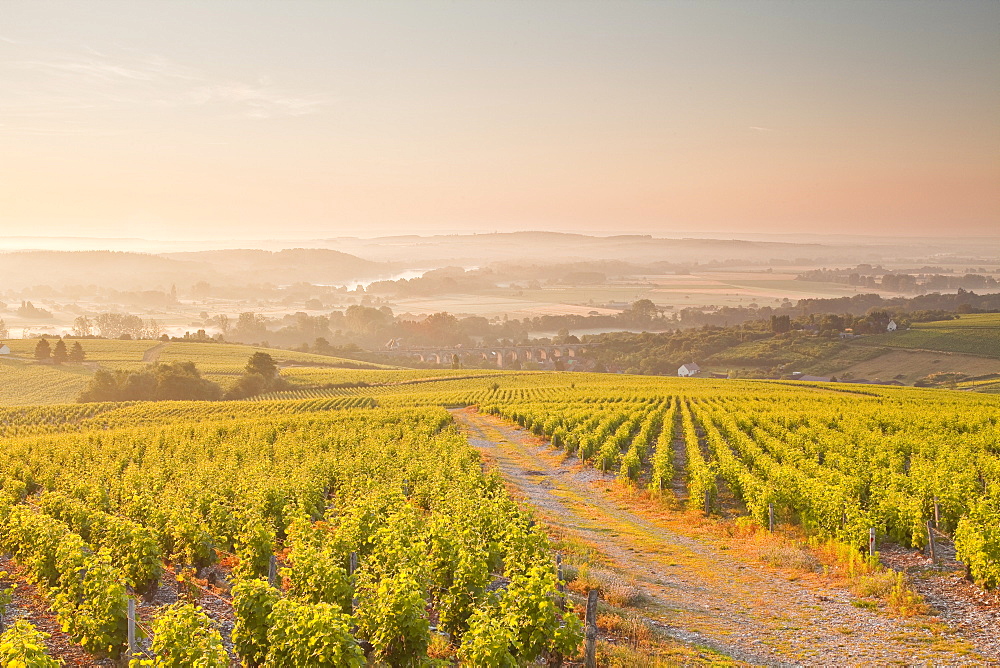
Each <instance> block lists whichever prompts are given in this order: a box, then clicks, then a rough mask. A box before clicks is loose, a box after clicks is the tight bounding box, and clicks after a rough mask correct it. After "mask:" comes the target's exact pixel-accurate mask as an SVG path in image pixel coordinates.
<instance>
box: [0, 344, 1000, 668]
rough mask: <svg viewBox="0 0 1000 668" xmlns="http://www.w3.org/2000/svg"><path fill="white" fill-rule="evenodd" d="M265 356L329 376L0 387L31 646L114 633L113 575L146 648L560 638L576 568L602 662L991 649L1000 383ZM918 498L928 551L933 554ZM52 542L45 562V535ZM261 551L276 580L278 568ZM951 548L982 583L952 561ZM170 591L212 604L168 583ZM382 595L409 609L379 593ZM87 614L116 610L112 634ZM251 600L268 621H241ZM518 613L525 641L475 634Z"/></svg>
mask: <svg viewBox="0 0 1000 668" xmlns="http://www.w3.org/2000/svg"><path fill="white" fill-rule="evenodd" d="M192 345H193V344H192ZM203 347H205V348H210V347H211V346H207V345H206V346H203ZM232 348H236V347H232ZM150 350H152V349H147V350H146V351H144V352H145V353H147V354H149V353H150ZM168 351H169V352H171V354H174V355H183V354H184V353H186V352H187V350H185V349H183V348H175V349H172V350H171V349H170V348H169V347H165V348H164V349H163V350H162V351H161V354H163V353H166V352H168ZM135 352H138V347H136V348H133V349H131V352H130V353H129V354H134V353H135ZM105 354H106V355H108V356H111V355H112V351H110V350H108V351H105ZM223 357H224V355H222V354H220V355H217V356H216V358H215V359H216V363H218V364H223V363H224V360H223V359H222V358H223ZM294 357H296V358H297V359H292V358H291V357H289V358H287V359H286V360H285V361H286V362H289V363H294V362H296V361H298V362H309V361H311V360H310V359H308V358H298V356H294ZM202 359H203V360H208V359H209V356H208V353H205V354H204V356H203V357H202ZM128 361H129V360H125V362H128ZM11 363H12V362H8V364H11ZM206 363H208V362H206ZM282 373H283V375H287V376H289V377H294V378H297V379H298V380H299V381H300V382H305V383H310V384H312V385H314V386H317V385H320V384H325V385H327V386H329V387H328V389H327V390H326V391H325V393H324V391H319V390H306V389H303V390H301V392H302V395H303V398H301V399H295V398H292V397H291V396H286V397H283V398H282V399H280V400H266V399H265V400H258V401H253V402H244V401H216V402H184V401H181V402H158V403H143V402H133V403H103V404H101V403H95V404H84V405H80V404H74V405H69V406H39V407H19V408H7V409H0V436H2V437H3V438H4V443H5V457H4V458H2V459H0V548H2V549H3V550H4V551H5V552H6V553H7V554H9V555H13V557H8V556H0V570H4V571H7V575H0V588H2V587H6V586H9V585H10V584H16V585H17V588H16V589H13V590H12V591H13V594H12V596H11V598H12V602H11V604H10V606H9V612H10V614H11V615H12V616H13V618H15V619H20V620H23V621H29V622H31V623H32V624H33V625H35V626H36V628H39V629H41V630H43V631H45V632H46V633H48V634H50V637H49V638H47V639H42V640H40V641H39V646H42V647H44V648H45V651H46V652H49V653H50V654H52V655H54V656H57V657H59V658H63V659H67V660H70V659H71V660H72V662H73V663H76V664H77V665H93V664H94V663H96V662H97V661H98V659H99V657H100V656H101V655H102V654H108V653H110V654H112V655H114V654H116V653H118V652H122V651H123V647H124V643H125V642H126V637H125V634H124V626H121V627H119V626H116V625H115V624H114V623H113V622H114V620H115V619H122V620H124V615H125V614H126V612H125V607H126V606H125V603H126V601H127V599H128V598H129V596H130V594H129V593H127V592H126V589H125V585H126V584H128V585H129V586H131V587H133V588H134V589H135V590H136V591H137V592H140V593H141V592H146V593H147V595H146V596H139V595H136V596H134V598H133V601H134V603H135V608H136V610H137V614H138V616H139V619H140V622H141V623H142V624H143V625H144V627H146V628H148V629H150V630H149V631H147V637H146V638H143V639H140V640H139V645H138V646H139V648H140V650H141V651H143V652H150V651H157V652H159V653H163V652H165V651H168V649H169V648H177V647H186V648H195V647H202V649H200V650H195V649H192V650H191V651H207V650H205V649H204V646H211V647H215V648H217V649H216V650H213V651H217V652H219V654H218V656H220V657H222V656H223V655H224V656H225V659H224V660H222V659H220V665H221V664H222V663H226V662H229V663H232V662H236V661H237V660H238V657H243V658H244V659H246V657H248V656H252V655H254V654H253V652H261V653H262V655H264V656H269V657H270V659H269V661H271V662H272V663H275V664H282V663H283V662H284V661H285V658H283V657H287V656H289V655H290V654H289V653H293V652H297V651H299V650H300V649H301V648H304V647H316V646H320V647H327V648H329V647H337V648H339V649H338V651H341V652H348V653H349V655H350V656H352V657H355V660H356V665H362V664H363V663H364V662H368V663H377V662H379V661H383V662H386V663H388V662H390V660H391V661H395V662H400V663H402V662H404V661H403V657H410V658H411V659H414V658H426V657H429V656H432V655H433V656H435V657H438V658H443V659H445V665H456V664H457V663H458V662H461V663H462V665H469V664H473V665H497V664H498V663H499V664H503V663H504V662H505V661H506V664H507V665H516V664H517V660H515V659H510V660H507V659H505V658H504V657H505V656H506V654H504V652H508V651H509V652H514V653H513V654H511V655H510V656H512V657H515V656H516V657H519V660H521V662H522V663H527V664H528V665H530V664H531V662H532V661H534V660H535V659H538V658H539V657H541V656H546V655H552V654H553V653H556V652H558V653H560V654H564V655H565V656H566V657H567V658H569V657H572V656H574V655H576V656H579V654H578V652H580V651H581V649H582V646H583V643H582V641H583V632H582V621H581V619H580V618H579V617H578V615H581V614H582V611H583V608H584V603H585V601H586V600H587V597H588V595H589V593H590V592H591V591H593V592H595V596H596V597H597V599H599V600H597V605H598V609H597V613H598V614H597V615H596V620H595V627H596V634H597V646H596V652H597V656H598V663H599V665H655V664H656V662H657V661H659V662H661V663H665V664H667V665H675V664H683V665H719V664H720V663H738V664H739V663H748V664H754V665H761V664H764V665H773V664H810V665H812V664H826V665H829V664H837V665H854V664H886V663H893V662H921V663H931V664H948V665H950V664H966V663H989V662H995V661H997V660H1000V643H998V642H997V638H996V635H995V625H996V623H997V619H998V617H1000V597H998V596H996V595H995V594H993V593H990V592H988V591H986V590H983V589H980V588H979V585H987V586H994V585H995V584H997V581H996V578H997V575H996V573H997V565H998V563H1000V562H998V561H997V557H996V555H995V554H994V553H993V551H992V548H991V547H990V546H991V545H992V544H993V543H991V542H990V541H993V540H994V538H992V536H993V534H992V533H990V532H991V531H993V527H995V526H996V523H997V521H1000V507H998V506H997V504H996V498H998V497H997V494H998V493H1000V479H998V478H997V471H1000V468H998V467H997V466H996V458H997V455H996V453H995V452H993V451H992V449H991V447H990V443H992V442H993V440H994V439H995V436H996V434H995V431H996V424H995V422H996V421H995V419H994V416H995V415H996V413H997V411H998V410H1000V397H989V396H986V395H975V394H970V393H963V392H951V391H946V390H914V389H907V388H876V387H860V386H837V385H824V384H812V385H802V384H794V383H781V382H770V381H731V380H726V381H711V380H698V379H691V380H686V379H676V378H652V377H642V376H608V375H606V374H586V373H574V374H566V373H538V372H500V371H489V372H472V371H469V370H437V371H427V370H384V371H383V370H368V371H358V370H352V369H334V368H322V367H319V366H313V367H308V368H305V367H286V368H285V369H283V371H282ZM362 374H363V375H362ZM359 376H360V377H359ZM359 381H362V382H363V383H364V384H357V383H358V382H359ZM39 382H45V381H44V380H40V381H39ZM352 383H353V384H352ZM310 392H312V393H314V394H308V393H310ZM444 407H449V409H448V410H445V409H444ZM95 444H99V445H100V447H95ZM904 455H905V456H904ZM483 462H486V463H487V468H486V469H485V470H484V468H483V466H482V463H483ZM969 462H980V463H981V466H979V467H978V469H977V470H970V467H969V465H968V463H969ZM494 471H495V472H494ZM40 481H44V484H40ZM505 485H506V486H505ZM508 489H510V490H512V491H513V492H515V493H516V494H517V495H518V497H519V498H520V499H521V500H520V502H519V503H515V502H514V501H513V499H512V497H511V496H510V492H508V491H507V490H508ZM983 490H985V494H984V493H983ZM935 504H937V505H936V506H935ZM935 522H936V526H935V524H934V523H935ZM928 523H930V524H928ZM928 526H930V527H931V533H930V536H934V540H935V541H936V543H935V545H936V548H935V549H936V550H937V552H935V555H936V557H935V559H936V561H937V563H936V564H932V563H931V560H930V559H929V558H927V557H924V556H922V548H925V547H926V545H927V540H928V533H927V531H928ZM870 529H873V530H874V531H875V534H876V544H875V549H876V550H877V552H876V554H875V555H873V556H872V557H870V558H867V557H862V556H860V554H861V551H862V550H867V549H868V535H869V530H870ZM29 536H38V537H40V538H37V539H36V540H32V541H29V540H27V538H26V537H29ZM251 538H252V540H251ZM45 541H55V542H53V543H52V546H54V545H55V544H56V543H58V545H59V554H60V555H61V556H60V559H59V560H55V561H51V560H46V558H45V554H47V550H49V549H50V546H49V543H46V542H45ZM102 549H103V550H104V553H106V554H108V555H109V557H107V558H104V557H100V556H98V553H99V552H100V551H101V550H102ZM556 550H558V551H559V553H560V555H561V560H560V562H559V563H560V566H558V567H557V566H556V560H555V557H554V553H555V551H556ZM51 552H52V553H53V554H54V553H55V551H54V547H51ZM352 555H353V556H352ZM272 558H273V560H274V561H273V562H272V561H271V560H272ZM105 559H106V560H105ZM270 563H274V565H275V567H276V568H279V569H281V570H280V573H281V578H280V579H278V578H276V577H275V578H272V579H271V584H270V585H269V584H268V581H267V577H268V572H269V568H270V566H269V564H270ZM81 565H82V567H81ZM966 566H968V568H969V569H970V572H971V574H972V577H973V579H975V580H976V581H977V582H978V583H979V585H976V584H972V583H969V582H965V581H964V580H963V579H962V574H963V573H964V571H965V567H966ZM348 567H350V568H351V569H352V570H353V573H354V576H355V577H349V575H348V573H349V571H348ZM904 568H905V570H906V571H907V572H908V573H909V575H903V574H902V571H903V570H904ZM47 573H52V574H54V575H52V576H51V580H45V577H47V575H46V574H47ZM33 582H51V583H52V584H50V585H46V588H42V587H39V586H37V585H35V584H33ZM441 583H445V584H444V585H442V584H441ZM85 586H89V587H97V586H99V587H100V591H103V592H110V594H109V595H107V596H104V597H103V598H101V599H100V600H101V601H102V603H101V606H90V607H87V606H85V605H84V604H83V602H82V601H81V600H79V599H77V598H74V592H76V591H79V590H82V589H83V587H85ZM488 587H489V589H488ZM491 591H495V592H497V593H495V594H491V593H490V592H491ZM49 592H51V593H49ZM399 592H404V593H405V595H403V594H401V593H399ZM407 592H408V593H407ZM56 597H58V598H56ZM178 597H187V598H189V599H190V600H192V601H194V602H196V603H197V604H198V605H199V606H200V607H199V608H197V609H196V608H194V607H192V606H186V607H185V606H180V607H168V606H169V603H170V602H172V601H174V600H176V599H177V598H178ZM52 600H57V601H59V602H60V603H59V605H58V606H56V605H54V604H53V603H52V602H51V601H52ZM559 601H565V606H561V605H557V604H556V602H559ZM352 602H353V603H352ZM389 603H392V606H394V607H392V609H398V610H400V611H401V612H400V614H398V615H397V614H385V613H384V612H383V611H384V610H386V609H387V608H386V607H385V606H387V605H389ZM272 610H273V611H277V612H270V611H272ZM341 610H346V612H340V611H341ZM84 615H88V616H87V617H85V616H84ZM83 619H88V620H91V619H92V620H93V622H92V623H94V624H98V623H100V624H102V625H105V626H104V628H106V629H107V630H106V631H105V634H106V635H104V636H103V640H102V643H104V644H100V645H99V644H97V643H95V642H93V640H92V639H91V635H89V634H87V633H86V632H85V631H84V629H83V628H81V626H80V625H79V621H78V620H83ZM297 619H318V620H320V621H321V622H322V623H319V622H317V623H316V624H315V625H312V626H308V627H302V626H301V625H300V624H298V623H296V622H295V620H297ZM251 620H256V621H251ZM432 620H433V621H434V628H432V625H431V621H432ZM789 620H793V621H792V622H790V621H789ZM250 623H254V624H259V625H262V627H263V628H264V629H276V630H275V631H274V632H273V634H277V633H279V632H280V633H281V634H282V642H281V643H280V644H278V643H274V644H271V645H253V644H249V643H247V642H246V641H245V640H243V639H241V638H243V636H242V635H241V634H242V631H241V630H237V631H232V630H233V629H234V626H235V627H236V628H237V629H242V628H244V625H247V624H250ZM190 628H204V629H205V630H204V631H203V632H202V633H203V634H204V640H203V641H202V643H201V644H199V645H192V644H191V641H190V640H189V639H188V638H187V637H186V636H184V635H178V634H180V633H181V631H182V629H190ZM442 628H444V629H450V631H448V633H449V636H444V635H443V634H441V633H440V631H439V630H440V629H442ZM190 632H191V631H185V633H190ZM520 632H525V633H527V632H530V633H531V634H532V638H534V640H533V643H534V644H532V645H530V646H525V647H527V649H515V650H506V649H504V648H506V647H508V645H507V644H504V643H500V645H499V647H500V648H501V649H500V650H498V649H496V647H497V644H496V643H495V642H493V641H492V640H490V639H491V638H493V635H494V634H496V633H501V634H507V633H511V634H513V633H520ZM451 634H455V635H456V636H457V635H461V636H462V638H463V642H462V644H461V645H456V644H455V643H454V641H453V640H451V638H452V637H454V636H452V635H451ZM148 636H152V643H153V644H152V645H151V644H150V639H149V637H148ZM845 637H849V638H850V642H844V638H845ZM391 638H406V639H407V641H406V642H407V644H405V645H399V644H396V643H393V642H391V641H390V640H388V639H391ZM156 648H158V649H156ZM330 651H332V650H330ZM497 652H499V654H497ZM330 665H335V664H330Z"/></svg>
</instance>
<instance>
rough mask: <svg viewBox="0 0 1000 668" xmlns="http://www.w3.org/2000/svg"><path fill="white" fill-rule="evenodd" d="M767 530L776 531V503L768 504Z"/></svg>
mask: <svg viewBox="0 0 1000 668" xmlns="http://www.w3.org/2000/svg"><path fill="white" fill-rule="evenodd" d="M767 530H768V531H770V532H771V533H774V504H773V503H769V504H767Z"/></svg>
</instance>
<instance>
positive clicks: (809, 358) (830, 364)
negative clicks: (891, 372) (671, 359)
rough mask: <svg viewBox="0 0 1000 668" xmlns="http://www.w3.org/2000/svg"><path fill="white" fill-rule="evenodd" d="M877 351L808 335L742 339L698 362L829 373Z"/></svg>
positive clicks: (712, 367)
mask: <svg viewBox="0 0 1000 668" xmlns="http://www.w3.org/2000/svg"><path fill="white" fill-rule="evenodd" d="M880 354H881V351H879V350H871V349H866V348H857V347H853V346H850V345H847V344H845V343H844V342H842V341H840V340H832V339H824V338H818V337H811V336H805V337H797V338H773V339H763V340H760V341H751V342H748V343H743V344H740V345H738V346H735V347H733V348H729V349H728V350H724V351H722V352H720V353H716V354H715V355H712V356H711V357H709V358H708V359H707V360H705V362H704V364H703V365H702V366H704V367H706V368H708V369H710V370H713V371H726V370H729V369H734V368H747V367H751V368H757V369H772V368H775V367H785V368H786V369H787V370H788V371H789V372H790V371H801V372H802V373H807V374H813V375H829V374H832V373H836V372H837V371H839V370H840V369H843V368H845V367H847V366H850V365H852V364H856V363H857V362H861V361H864V360H867V359H871V358H873V357H877V356H878V355H880Z"/></svg>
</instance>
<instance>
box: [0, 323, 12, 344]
mask: <svg viewBox="0 0 1000 668" xmlns="http://www.w3.org/2000/svg"><path fill="white" fill-rule="evenodd" d="M9 335H10V332H8V331H7V323H5V322H4V321H3V318H0V340H2V339H6V338H7V337H8V336H9Z"/></svg>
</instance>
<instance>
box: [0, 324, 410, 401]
mask: <svg viewBox="0 0 1000 668" xmlns="http://www.w3.org/2000/svg"><path fill="white" fill-rule="evenodd" d="M37 343H38V340H37V339H11V340H7V341H6V344H7V345H8V346H9V347H10V349H11V357H10V358H3V357H0V406H23V405H29V404H60V403H69V402H72V401H75V400H76V396H77V395H78V394H79V393H80V391H81V390H82V389H83V387H84V386H85V385H86V384H87V381H88V380H89V379H90V377H91V375H92V374H93V372H94V371H95V370H96V369H98V368H106V369H112V370H119V369H120V370H125V371H134V370H137V369H140V368H142V367H144V366H146V365H147V364H154V363H156V362H194V363H195V364H196V365H197V367H198V370H199V371H200V372H201V374H202V376H203V377H205V378H207V379H209V380H212V381H214V382H217V383H220V384H221V385H222V386H223V389H227V388H228V387H229V385H230V384H231V383H232V382H233V381H234V380H235V378H236V377H237V376H238V375H239V374H240V373H241V372H242V370H243V367H244V366H245V365H246V363H247V360H248V359H249V358H250V356H251V355H253V354H254V353H255V352H266V353H267V354H269V355H271V356H272V357H273V358H274V360H275V362H276V363H277V364H278V366H279V367H281V368H297V367H304V368H310V367H315V368H341V369H344V368H346V369H380V368H381V369H392V368H394V367H391V366H386V365H380V364H374V363H371V362H359V361H356V360H348V359H342V358H339V357H327V356H325V355H313V354H311V353H300V352H295V351H291V350H277V349H274V348H261V347H257V346H243V345H238V344H225V343H222V344H220V343H185V342H176V341H175V342H169V343H164V342H159V341H119V340H106V339H82V340H80V344H81V346H82V347H83V349H84V352H85V354H86V356H87V357H86V361H85V362H84V363H83V364H82V365H76V364H68V363H67V364H60V365H54V364H40V363H38V362H36V361H35V360H34V358H33V353H34V350H35V346H36V345H37Z"/></svg>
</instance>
